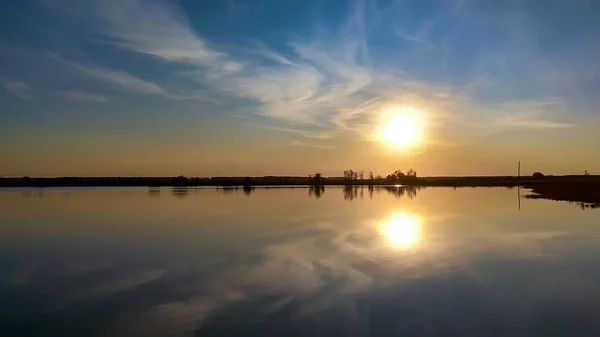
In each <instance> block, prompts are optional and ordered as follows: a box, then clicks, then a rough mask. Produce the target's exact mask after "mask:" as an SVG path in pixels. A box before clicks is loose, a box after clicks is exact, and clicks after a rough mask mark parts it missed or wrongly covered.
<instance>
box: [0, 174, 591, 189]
mask: <svg viewBox="0 0 600 337" xmlns="http://www.w3.org/2000/svg"><path fill="white" fill-rule="evenodd" d="M246 185H247V186H257V185H262V186H279V185H289V186H295V185H323V186H335V185H359V186H360V185H364V186H368V185H387V186H393V185H415V186H448V187H478V186H482V187H483V186H490V187H492V186H497V187H517V186H521V187H535V186H540V185H576V186H581V185H588V186H598V187H600V176H596V175H565V176H545V177H541V178H540V177H531V176H527V177H517V176H463V177H419V178H416V177H406V178H403V179H396V180H387V179H382V178H381V179H377V178H376V179H351V180H346V179H344V178H342V177H327V178H319V180H315V178H313V177H298V176H263V177H206V178H204V177H202V178H199V177H183V176H179V177H55V178H35V177H21V178H0V187H40V188H43V187H95V186H98V187H109V186H121V187H144V186H147V187H162V186H164V187H185V186H189V187H193V186H246Z"/></svg>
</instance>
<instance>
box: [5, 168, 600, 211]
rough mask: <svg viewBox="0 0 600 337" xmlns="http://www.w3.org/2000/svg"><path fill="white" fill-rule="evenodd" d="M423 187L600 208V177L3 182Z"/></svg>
mask: <svg viewBox="0 0 600 337" xmlns="http://www.w3.org/2000/svg"><path fill="white" fill-rule="evenodd" d="M349 185H350V186H394V185H406V186H415V187H416V186H420V187H436V186H438V187H523V188H528V189H531V191H532V194H530V195H528V196H526V197H528V198H534V199H535V198H541V199H552V200H562V201H570V202H581V203H590V204H595V205H598V206H600V176H595V175H572V176H545V177H531V176H529V177H516V176H466V177H421V178H416V177H406V178H404V179H397V180H393V181H389V180H386V179H351V180H346V179H344V178H341V177H329V178H318V179H315V178H314V177H308V176H307V177H282V176H266V177H212V178H194V177H183V176H179V177H58V178H30V177H22V178H0V187H5V188H6V187H8V188H10V187H34V188H49V187H149V188H153V187H155V188H156V187H175V188H177V187H180V188H183V187H197V186H198V187H199V186H207V187H208V186H213V187H253V186H264V187H270V186H273V187H276V186H298V187H300V186H320V187H325V186H349Z"/></svg>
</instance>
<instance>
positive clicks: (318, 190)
mask: <svg viewBox="0 0 600 337" xmlns="http://www.w3.org/2000/svg"><path fill="white" fill-rule="evenodd" d="M323 193H325V185H310V186H309V187H308V196H309V197H312V196H313V194H314V196H315V198H317V199H318V198H320V197H321V195H322V194H323Z"/></svg>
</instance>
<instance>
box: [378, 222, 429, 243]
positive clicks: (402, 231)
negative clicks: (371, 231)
mask: <svg viewBox="0 0 600 337" xmlns="http://www.w3.org/2000/svg"><path fill="white" fill-rule="evenodd" d="M380 232H381V235H382V236H383V237H384V238H385V240H386V241H387V242H388V244H389V245H390V246H392V247H394V248H399V249H408V248H413V247H414V246H415V245H416V244H417V243H418V242H419V241H420V240H421V222H420V220H419V218H417V217H416V216H413V215H410V214H393V215H391V216H390V217H388V218H387V219H385V220H383V221H382V222H381V225H380Z"/></svg>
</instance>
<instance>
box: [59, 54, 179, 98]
mask: <svg viewBox="0 0 600 337" xmlns="http://www.w3.org/2000/svg"><path fill="white" fill-rule="evenodd" d="M48 57H50V58H51V59H52V60H54V61H57V62H60V63H62V64H64V65H67V66H69V67H71V68H72V69H74V70H76V71H78V72H79V73H80V74H82V75H84V76H87V77H89V78H92V79H95V80H98V81H101V82H105V83H109V84H113V85H116V86H118V87H120V88H121V89H124V90H128V91H133V92H138V93H142V94H156V95H162V96H167V97H168V96H170V95H169V94H167V93H166V92H165V90H164V89H163V88H161V87H160V86H158V85H156V84H154V83H152V82H148V81H145V80H142V79H139V78H137V77H135V76H132V75H130V74H128V73H125V72H121V71H116V70H112V69H108V68H104V67H100V66H96V65H82V64H79V63H75V62H72V61H69V60H67V59H65V58H63V57H62V56H60V55H57V54H55V53H51V52H49V53H48Z"/></svg>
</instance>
